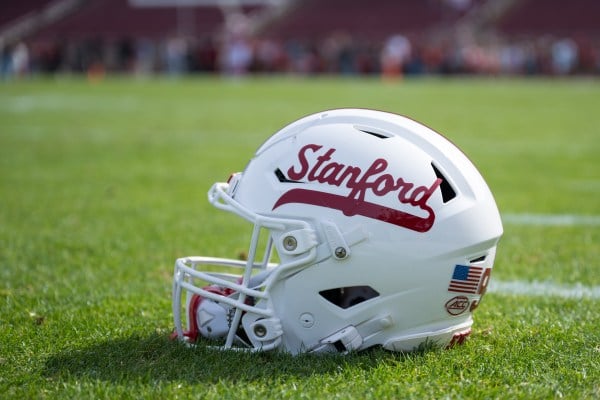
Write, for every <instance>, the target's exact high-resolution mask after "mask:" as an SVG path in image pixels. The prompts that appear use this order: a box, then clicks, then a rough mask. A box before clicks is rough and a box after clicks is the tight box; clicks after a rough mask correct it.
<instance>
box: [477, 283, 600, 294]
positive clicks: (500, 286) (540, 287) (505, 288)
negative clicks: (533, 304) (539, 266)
mask: <svg viewBox="0 0 600 400" xmlns="http://www.w3.org/2000/svg"><path fill="white" fill-rule="evenodd" d="M488 292H490V293H499V294H514V295H523V296H547V297H562V298H565V299H583V298H588V299H600V286H585V285H582V284H579V283H578V284H575V285H561V284H557V283H553V282H537V281H534V282H525V281H508V282H505V281H498V280H494V279H491V281H490V285H489V287H488Z"/></svg>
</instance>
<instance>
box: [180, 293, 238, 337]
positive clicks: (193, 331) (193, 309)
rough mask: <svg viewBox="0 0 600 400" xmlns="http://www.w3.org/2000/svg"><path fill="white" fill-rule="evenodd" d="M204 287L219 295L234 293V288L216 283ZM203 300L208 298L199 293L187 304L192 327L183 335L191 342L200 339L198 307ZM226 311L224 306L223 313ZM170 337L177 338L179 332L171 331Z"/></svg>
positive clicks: (225, 295)
mask: <svg viewBox="0 0 600 400" xmlns="http://www.w3.org/2000/svg"><path fill="white" fill-rule="evenodd" d="M202 289H203V290H206V291H207V292H211V293H214V294H218V295H219V296H224V297H227V296H229V295H231V294H232V293H233V289H229V288H223V287H220V286H216V285H211V286H206V287H204V288H202ZM203 300H206V299H205V298H204V297H202V296H200V295H198V294H193V295H192V297H191V299H190V302H189V304H188V306H187V312H188V321H189V323H188V325H189V327H190V329H189V330H187V331H184V332H183V337H184V338H186V339H187V341H188V342H190V343H195V342H196V340H198V335H200V330H199V328H198V327H199V324H198V322H199V321H198V308H200V305H201V304H202V301H203ZM208 301H212V300H208ZM213 303H214V302H213ZM225 312H226V311H225V309H224V308H223V314H225ZM170 338H171V340H175V339H177V332H176V331H174V332H173V333H171V335H170Z"/></svg>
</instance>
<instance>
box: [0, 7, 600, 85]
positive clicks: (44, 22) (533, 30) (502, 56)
mask: <svg viewBox="0 0 600 400" xmlns="http://www.w3.org/2000/svg"><path fill="white" fill-rule="evenodd" d="M0 73H1V75H2V77H3V78H4V79H14V78H19V77H26V76H29V75H32V74H38V75H41V74H57V73H61V74H70V73H71V74H87V75H88V76H90V77H101V76H104V75H105V74H131V75H151V74H169V75H172V76H178V75H183V74H191V73H211V74H224V75H234V76H240V75H244V74H266V73H279V74H287V73H292V74H302V75H312V74H344V75H367V74H371V75H373V74H380V75H383V76H386V77H390V78H393V77H401V76H404V75H421V74H484V75H560V76H563V75H576V74H577V75H600V1H598V0H569V1H565V0H19V1H15V0H13V1H4V2H2V3H0Z"/></svg>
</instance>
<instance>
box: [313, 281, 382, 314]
mask: <svg viewBox="0 0 600 400" xmlns="http://www.w3.org/2000/svg"><path fill="white" fill-rule="evenodd" d="M319 294H320V295H321V296H322V297H323V298H324V299H325V300H327V301H329V302H330V303H332V304H335V305H336V306H338V307H341V308H343V309H347V308H350V307H354V306H356V305H358V304H360V303H363V302H365V301H367V300H370V299H372V298H374V297H377V296H379V292H377V291H376V290H375V289H373V288H372V287H370V286H348V287H339V288H334V289H327V290H322V291H320V292H319Z"/></svg>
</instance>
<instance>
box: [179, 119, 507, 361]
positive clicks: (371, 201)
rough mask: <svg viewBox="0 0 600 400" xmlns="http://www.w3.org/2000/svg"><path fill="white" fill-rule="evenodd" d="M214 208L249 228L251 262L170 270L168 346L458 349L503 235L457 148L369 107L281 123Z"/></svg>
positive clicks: (206, 260)
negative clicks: (175, 341)
mask: <svg viewBox="0 0 600 400" xmlns="http://www.w3.org/2000/svg"><path fill="white" fill-rule="evenodd" d="M208 199H209V201H210V202H211V203H212V204H213V205H214V206H215V207H217V208H219V209H222V210H226V211H229V212H232V213H234V214H236V215H238V216H240V217H242V218H244V219H246V220H248V221H249V222H250V223H252V224H253V231H252V239H251V242H250V247H249V250H248V257H247V260H246V261H240V260H234V259H222V258H212V257H187V258H181V259H178V260H177V261H176V263H175V276H174V283H173V314H174V320H175V327H176V328H175V331H174V335H173V336H174V337H178V338H180V339H182V340H185V341H188V342H195V341H196V340H198V339H199V338H201V337H203V338H209V339H216V340H220V344H221V345H222V347H223V348H234V349H235V348H246V349H253V350H275V349H277V350H282V351H286V352H289V353H292V354H297V353H300V352H323V351H334V352H348V351H357V350H362V349H366V348H369V347H371V346H375V345H381V346H383V347H384V348H386V349H389V350H393V351H411V350H415V349H417V348H420V347H421V346H430V345H439V346H446V347H448V346H452V345H453V344H456V343H462V342H463V341H464V340H465V338H466V337H467V336H468V335H469V333H470V332H471V325H472V323H473V319H472V313H473V311H474V310H475V308H476V307H477V306H478V304H479V302H480V301H481V297H482V296H483V294H484V293H485V289H486V287H487V285H488V282H489V277H490V273H491V270H492V265H493V262H494V256H495V253H496V244H497V243H498V240H499V238H500V236H501V235H502V223H501V220H500V215H499V213H498V209H497V207H496V203H495V201H494V198H493V196H492V194H491V193H490V190H489V188H488V186H487V185H486V183H485V181H484V180H483V178H482V177H481V175H480V174H479V172H478V171H477V169H476V168H475V167H474V166H473V164H472V163H471V162H470V161H469V159H468V158H467V157H466V156H465V155H464V154H463V153H462V152H461V151H460V150H459V149H458V148H456V147H455V146H454V145H453V144H452V143H450V142H449V141H448V140H447V139H445V138H444V137H442V136H440V135H439V134H437V133H436V132H434V131H432V130H431V129H429V128H427V127H425V126H423V125H421V124H419V123H417V122H415V121H413V120H411V119H408V118H405V117H402V116H398V115H394V114H389V113H385V112H380V111H372V110H362V109H341V110H332V111H325V112H321V113H318V114H314V115H311V116H308V117H305V118H302V119H300V120H298V121H296V122H294V123H292V124H290V125H288V126H287V127H285V128H283V129H282V130H280V131H279V132H277V133H276V134H275V135H273V136H272V137H271V138H270V139H268V140H267V141H266V142H265V143H264V144H263V145H262V146H261V147H260V148H259V149H258V151H257V152H256V154H255V155H254V158H252V160H250V162H249V163H248V165H247V166H246V169H245V170H244V172H242V173H237V174H234V175H232V176H231V177H230V179H229V181H228V182H227V183H215V184H214V185H213V186H212V187H211V189H210V190H209V192H208ZM261 234H262V235H261ZM263 246H264V250H262V248H263ZM234 269H238V270H239V271H240V272H239V273H237V274H235V273H231V271H232V270H234ZM184 293H185V303H183V304H182V297H183V295H184Z"/></svg>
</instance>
